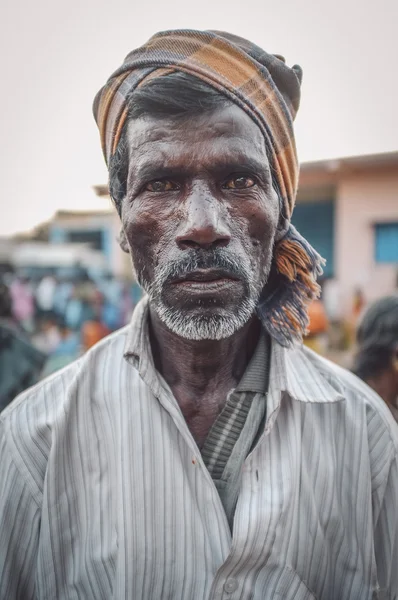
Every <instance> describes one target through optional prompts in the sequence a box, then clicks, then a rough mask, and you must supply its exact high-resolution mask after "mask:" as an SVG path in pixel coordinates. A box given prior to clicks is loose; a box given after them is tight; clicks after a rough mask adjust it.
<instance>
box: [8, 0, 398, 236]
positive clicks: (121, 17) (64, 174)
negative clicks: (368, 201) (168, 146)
mask: <svg viewBox="0 0 398 600" xmlns="http://www.w3.org/2000/svg"><path fill="white" fill-rule="evenodd" d="M397 23H398V1H397V0H377V2H375V1H374V0H333V1H332V2H326V1H325V0H279V1H278V0H277V1H275V0H274V1H273V2H270V1H269V0H200V1H198V2H196V3H193V2H192V1H189V0H173V1H172V2H170V1H169V2H166V1H165V0H144V1H142V0H141V1H140V2H138V1H137V0H112V1H111V0H68V1H66V0H63V1H60V0H36V1H35V2H32V1H31V0H8V2H7V3H6V1H5V0H3V2H2V7H1V13H0V63H1V64H0V73H1V84H2V93H1V95H0V140H1V150H0V152H1V160H0V168H1V173H0V174H1V196H0V198H1V200H0V202H1V211H0V235H8V234H12V233H15V232H20V231H25V230H28V229H30V228H32V227H33V226H35V225H36V224H38V223H40V222H42V221H44V220H46V219H49V218H50V217H51V216H52V215H53V214H54V213H55V211H56V210H58V209H68V210H80V209H81V210H87V209H95V208H108V207H109V203H108V201H107V200H104V199H99V198H97V197H96V195H95V193H94V191H93V189H92V186H93V185H95V184H101V183H106V181H107V170H106V167H105V163H104V160H103V157H102V153H101V149H100V143H99V137H98V131H97V129H96V125H95V122H94V119H93V117H92V112H91V105H92V101H93V98H94V96H95V94H96V92H97V90H98V89H99V88H100V87H101V86H102V85H103V84H104V83H105V81H106V79H107V78H108V77H109V75H110V74H111V73H112V72H113V71H114V70H115V69H116V68H117V67H118V66H119V65H120V64H121V62H122V60H123V58H124V56H125V55H126V54H127V53H128V52H129V51H130V50H132V49H133V48H135V47H137V46H140V45H141V44H142V43H144V42H145V41H146V40H147V39H148V38H149V37H150V36H151V35H152V34H153V33H155V32H156V31H159V30H164V29H174V28H194V29H221V30H224V31H230V32H233V33H236V34H238V35H241V36H243V37H247V38H249V39H250V40H252V41H253V42H256V43H257V44H258V45H260V46H262V47H263V48H264V49H265V50H266V51H268V52H272V53H275V54H282V55H283V56H285V57H286V60H287V63H288V64H289V65H290V66H291V65H293V64H295V63H298V64H300V65H301V67H302V68H303V71H304V78H303V85H302V100H301V108H300V111H299V114H298V116H297V119H296V137H297V145H298V151H299V157H300V159H301V161H309V160H311V161H313V160H322V159H327V158H336V157H339V156H350V155H356V154H372V153H378V152H388V151H394V150H398V110H397V103H398V77H397V69H398V41H397V40H398V37H397V35H398V34H397Z"/></svg>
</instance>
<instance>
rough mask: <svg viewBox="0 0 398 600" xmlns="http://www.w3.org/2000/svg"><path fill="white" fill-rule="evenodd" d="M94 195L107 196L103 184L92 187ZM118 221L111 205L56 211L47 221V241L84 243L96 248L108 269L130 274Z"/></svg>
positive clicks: (115, 273)
mask: <svg viewBox="0 0 398 600" xmlns="http://www.w3.org/2000/svg"><path fill="white" fill-rule="evenodd" d="M94 190H95V192H96V193H97V195H98V196H100V197H104V196H108V189H107V186H95V187H94ZM119 233H120V220H119V217H118V215H117V213H116V211H115V209H113V208H109V209H107V210H96V211H66V210H63V211H58V212H57V213H56V214H55V215H54V217H53V219H52V220H51V222H50V223H49V224H48V241H49V242H50V243H51V244H66V243H69V244H70V243H72V244H88V245H89V246H90V247H91V248H92V249H94V250H98V251H100V252H101V253H102V254H103V255H104V257H105V260H106V265H107V268H108V270H109V271H110V272H111V273H113V274H114V275H116V276H118V277H128V278H131V277H132V269H131V263H130V261H129V257H128V256H127V255H126V254H125V253H123V252H122V251H121V249H120V247H119V243H118V239H119Z"/></svg>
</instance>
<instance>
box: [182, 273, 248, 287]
mask: <svg viewBox="0 0 398 600" xmlns="http://www.w3.org/2000/svg"><path fill="white" fill-rule="evenodd" d="M233 281H238V278H237V277H236V276H234V275H231V273H229V272H228V271H225V270H222V269H197V270H195V271H190V272H189V273H184V275H182V276H181V277H177V278H176V279H173V281H172V283H173V284H202V285H206V284H210V283H216V282H219V283H227V282H233Z"/></svg>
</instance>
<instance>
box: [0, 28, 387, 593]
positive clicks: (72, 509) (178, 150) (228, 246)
mask: <svg viewBox="0 0 398 600" xmlns="http://www.w3.org/2000/svg"><path fill="white" fill-rule="evenodd" d="M300 80H301V71H300V69H299V67H294V68H293V69H290V68H288V67H287V66H286V65H285V63H284V61H283V59H282V58H281V57H276V56H272V55H270V54H267V53H266V52H264V51H263V50H261V49H260V48H258V47H257V46H254V45H253V44H251V43H250V42H248V41H246V40H243V39H241V38H238V37H236V36H232V35H229V34H225V33H220V32H199V31H168V32H165V33H160V34H157V35H155V36H154V37H153V38H152V39H151V40H150V41H149V42H148V44H146V45H145V46H144V47H142V48H139V49H138V50H135V51H133V52H131V53H130V54H129V55H128V56H127V58H126V60H125V62H124V63H123V65H122V67H121V68H120V69H118V70H117V71H116V72H115V73H114V75H113V76H112V77H111V78H110V79H109V81H108V82H107V84H106V85H105V86H104V88H103V89H102V90H101V91H100V92H99V94H98V95H97V97H96V101H95V103H94V113H95V116H96V119H97V123H98V125H99V128H100V133H101V139H102V145H103V150H104V154H105V157H106V160H107V163H108V166H109V172H110V190H111V195H112V197H113V200H114V202H115V205H116V208H117V210H118V212H119V214H120V218H121V223H122V234H121V243H122V246H123V248H124V249H125V250H126V251H128V252H129V253H130V255H131V258H132V262H133V265H134V269H135V272H136V274H137V277H138V280H139V282H140V284H141V285H142V287H143V288H144V290H145V291H146V293H147V297H146V298H145V299H144V300H143V301H142V302H141V303H140V304H139V305H138V306H137V307H136V310H135V312H134V314H133V319H132V322H131V325H129V326H127V327H126V328H124V329H122V330H121V331H119V332H116V333H115V334H113V335H111V336H110V337H108V338H107V339H106V340H104V341H102V342H100V343H99V344H98V345H96V346H95V347H94V348H92V349H91V350H90V351H89V352H88V353H87V354H86V355H85V356H84V357H82V358H81V359H80V360H79V361H78V362H76V363H74V364H73V365H72V366H70V367H68V368H66V369H65V370H64V371H62V373H61V374H59V375H56V376H53V377H52V378H50V379H48V380H46V381H45V382H44V383H42V384H40V385H39V386H37V387H36V388H34V389H33V390H31V391H30V392H28V393H26V394H25V395H24V396H21V397H20V398H19V399H18V400H17V401H16V402H15V403H14V405H13V406H12V407H10V408H9V409H8V411H7V412H6V413H5V414H4V415H3V419H2V420H3V447H2V450H1V452H2V454H1V456H2V459H1V468H2V470H3V474H2V479H1V480H2V481H3V482H4V484H3V485H4V492H3V494H2V508H1V511H2V515H3V516H2V524H1V529H0V552H1V553H2V554H3V557H4V558H3V565H4V566H3V572H2V577H3V579H2V582H3V583H2V592H1V593H2V597H3V598H7V600H9V599H13V598H22V597H23V598H32V597H34V596H35V597H38V598H51V599H52V598H82V599H83V598H84V599H96V600H98V599H107V600H108V599H109V598H115V599H121V598H129V599H134V600H138V599H140V600H141V599H144V600H156V599H159V600H164V599H170V600H177V599H178V600H191V599H192V600H208V599H212V600H214V599H216V598H217V599H225V600H227V599H228V600H230V599H232V600H238V599H239V600H246V599H247V600H248V599H249V598H250V599H252V600H259V599H264V598H266V599H270V598H283V599H285V600H293V598H294V599H295V600H310V599H314V598H318V599H319V598H320V599H322V600H332V599H333V600H345V599H350V600H365V599H368V600H370V599H371V598H376V597H382V596H381V595H380V594H384V597H386V598H391V599H392V598H394V597H395V596H396V595H397V594H398V577H397V569H396V565H397V558H398V538H397V526H398V511H397V510H396V505H397V500H398V498H397V496H398V489H397V482H398V478H397V462H396V457H397V432H396V430H395V425H394V422H393V420H392V418H391V415H390V414H389V411H388V410H387V408H386V407H385V405H384V403H383V402H382V401H381V400H380V399H379V398H378V397H375V396H374V395H373V394H372V393H371V392H369V393H368V392H367V391H365V392H361V393H358V392H356V391H355V386H354V385H353V384H352V380H353V379H355V378H354V376H352V375H350V374H349V373H347V372H345V371H343V370H341V369H339V368H338V367H335V366H332V365H331V364H329V363H328V362H327V361H325V360H323V359H321V358H319V357H317V356H316V355H315V354H313V353H311V352H310V351H308V350H304V349H302V347H301V343H300V340H301V336H302V333H303V331H304V330H305V327H306V323H307V312H306V307H307V305H308V303H309V302H310V301H311V300H312V299H313V298H314V297H315V296H316V294H317V284H316V276H317V274H318V273H319V272H320V265H321V259H320V257H319V256H318V255H317V253H316V252H315V251H314V250H313V249H312V248H311V247H310V246H309V244H308V243H307V242H306V241H305V240H304V239H303V238H302V237H301V236H300V235H299V234H298V233H297V232H296V231H295V229H294V228H293V227H292V226H291V225H290V217H291V213H292V209H293V205H294V201H295V195H296V188H297V176H298V168H297V159H296V152H295V145H294V136H293V126H292V121H293V117H294V115H295V113H296V111H297V109H298V104H299V95H300ZM381 590H383V591H381Z"/></svg>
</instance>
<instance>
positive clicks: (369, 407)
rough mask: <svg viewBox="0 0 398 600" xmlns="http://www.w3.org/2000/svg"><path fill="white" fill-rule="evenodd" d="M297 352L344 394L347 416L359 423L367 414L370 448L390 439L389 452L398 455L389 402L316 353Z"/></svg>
mask: <svg viewBox="0 0 398 600" xmlns="http://www.w3.org/2000/svg"><path fill="white" fill-rule="evenodd" d="M295 352H298V353H300V354H301V356H302V357H303V358H304V360H305V361H308V362H309V363H310V364H311V365H312V367H313V368H314V369H315V370H316V371H317V372H318V373H319V375H320V376H321V378H322V380H323V381H325V382H326V383H327V384H328V385H330V386H332V388H334V389H335V390H336V392H338V393H340V394H341V396H342V398H343V402H344V406H345V409H346V412H347V414H348V415H349V416H350V417H351V418H352V419H357V418H358V422H359V414H360V413H361V414H364V415H365V418H366V424H367V429H368V438H369V443H370V446H371V447H373V445H375V444H376V443H377V439H378V438H379V436H382V437H383V438H384V439H385V440H386V444H387V446H386V448H385V450H386V454H387V453H388V450H390V452H391V453H392V454H394V455H398V426H397V423H396V422H395V420H394V418H393V416H392V415H391V412H390V410H389V408H388V406H387V405H386V403H385V402H384V401H383V400H382V398H380V396H379V395H378V394H376V392H375V391H374V390H372V389H371V388H370V387H369V386H368V385H367V384H366V383H364V382H363V381H362V380H361V379H359V378H358V377H357V376H356V375H354V373H352V372H351V371H349V370H347V369H345V368H343V367H341V366H340V365H338V364H336V363H334V362H332V361H330V360H328V359H326V358H324V357H322V356H320V355H319V354H317V353H315V352H313V351H312V350H310V349H308V348H306V347H304V346H303V347H302V348H297V349H296V350H295Z"/></svg>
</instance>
